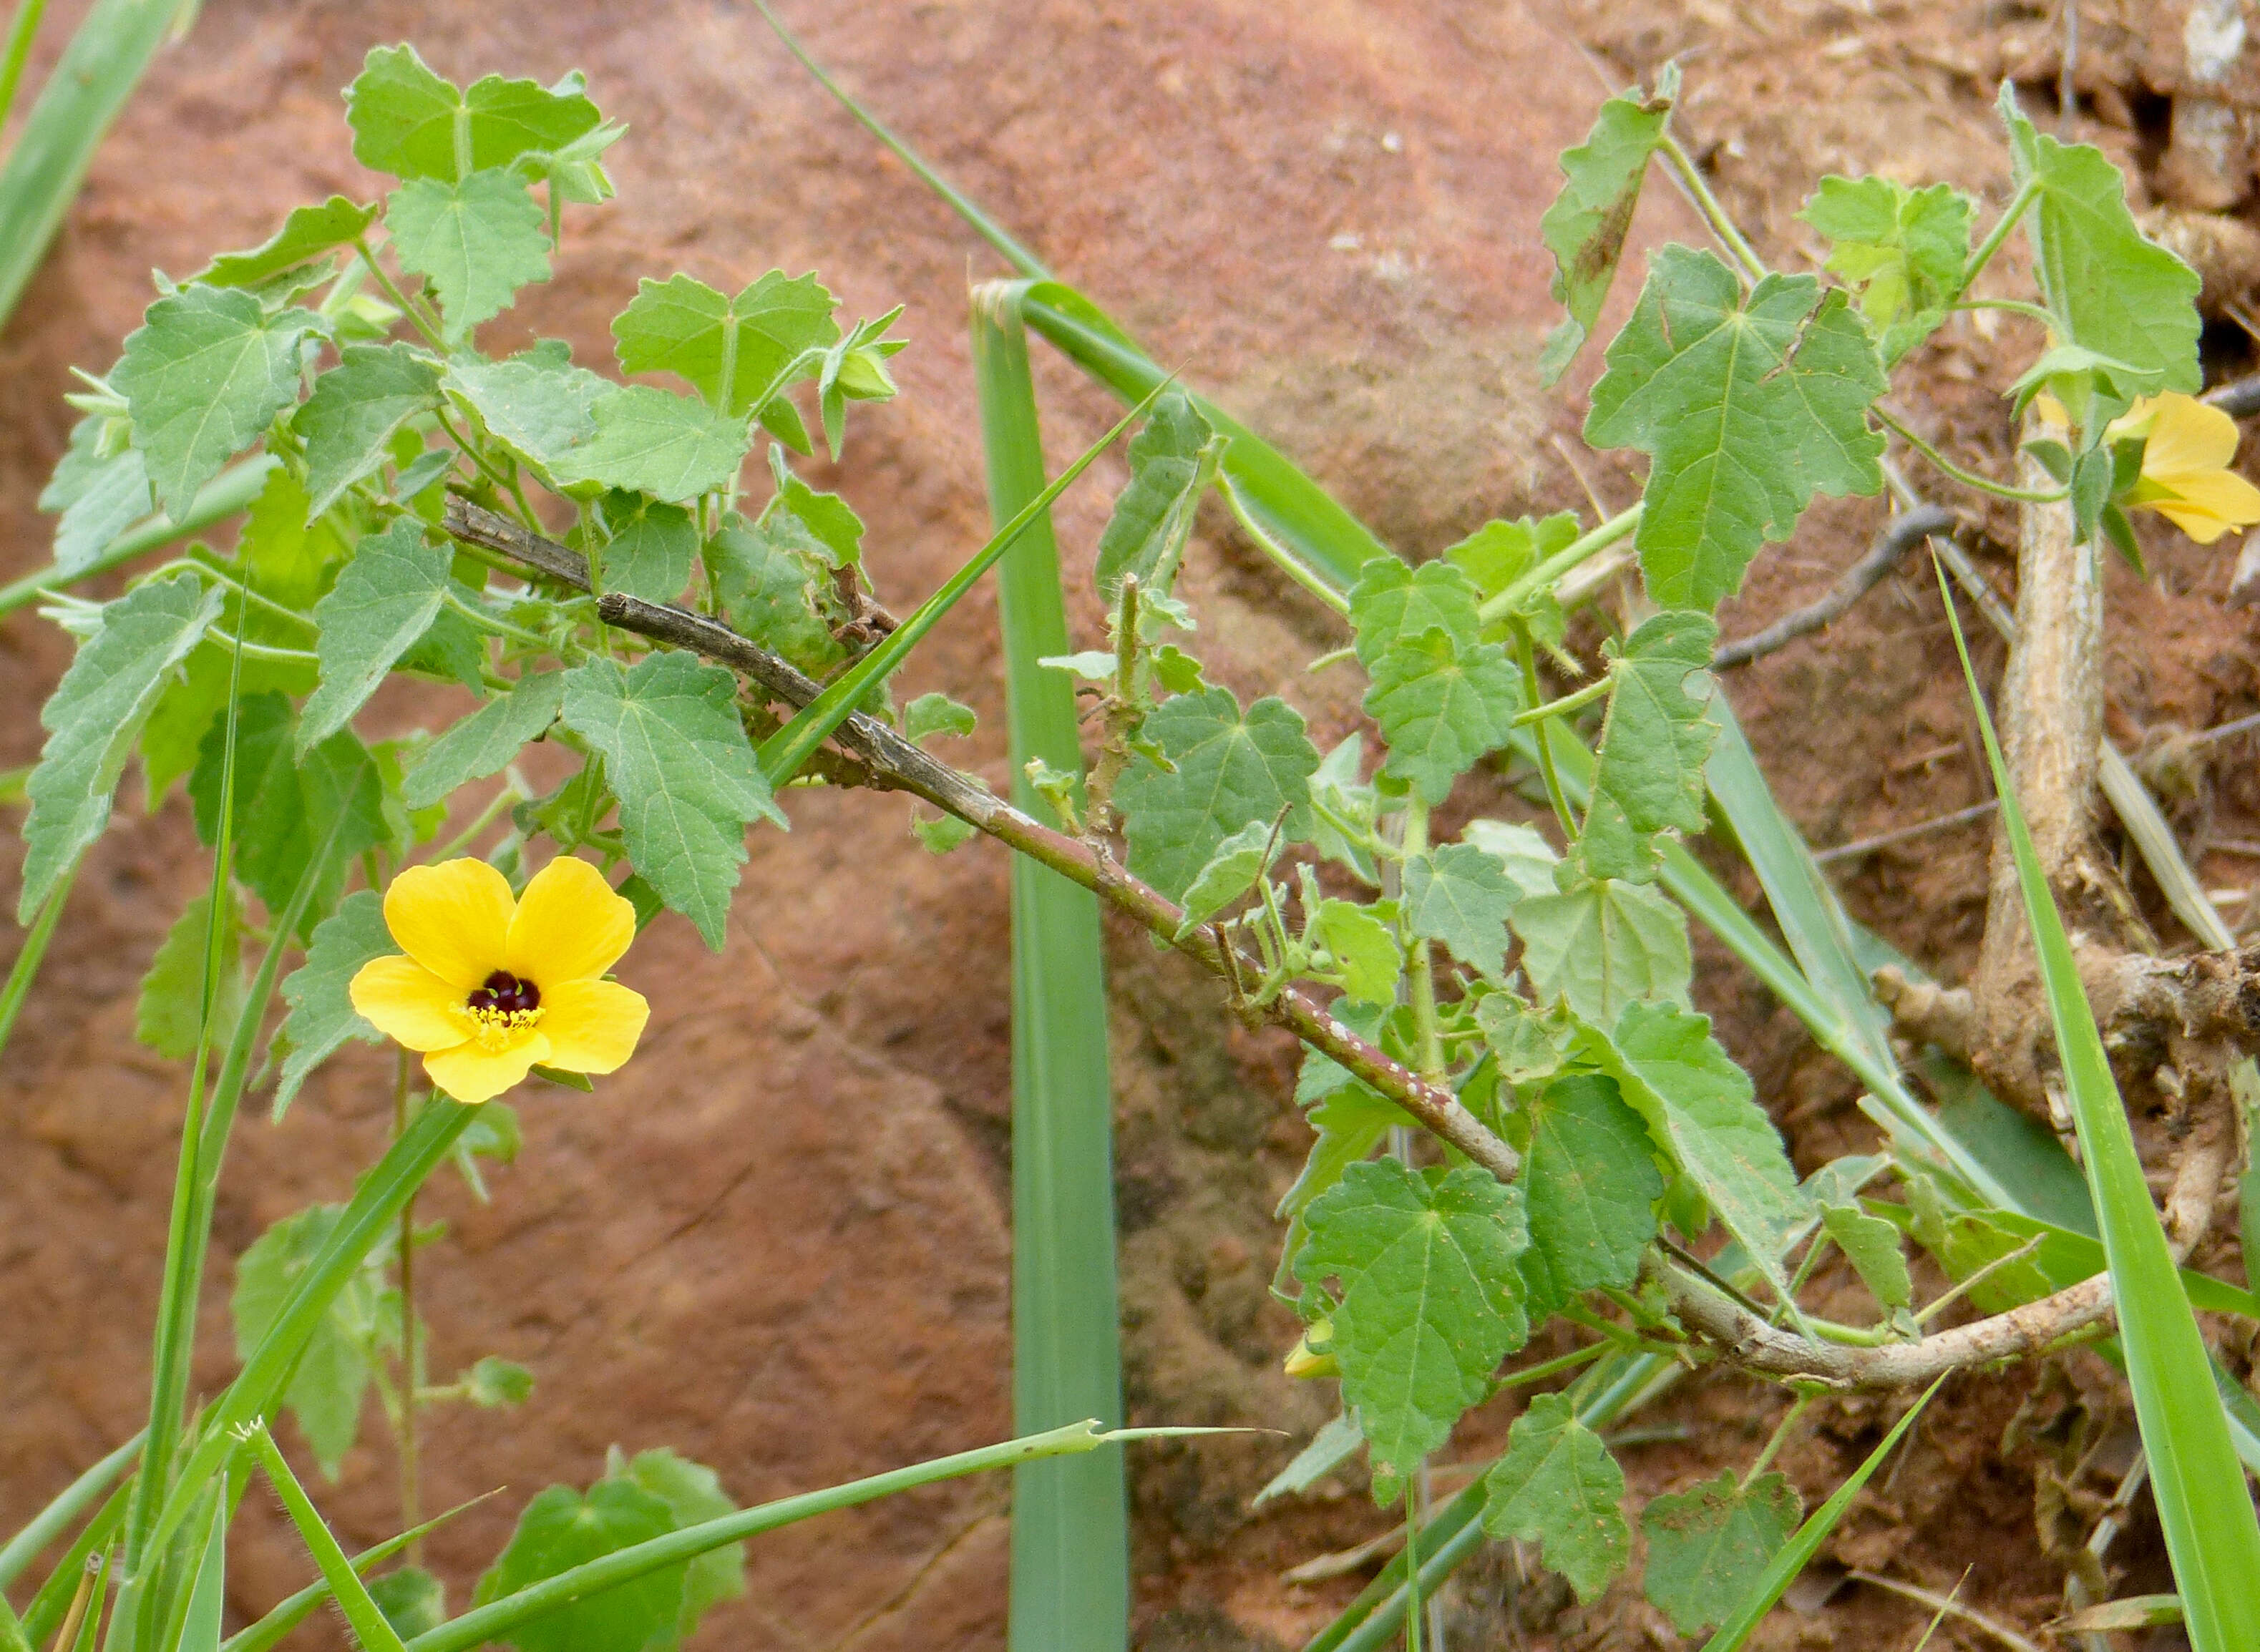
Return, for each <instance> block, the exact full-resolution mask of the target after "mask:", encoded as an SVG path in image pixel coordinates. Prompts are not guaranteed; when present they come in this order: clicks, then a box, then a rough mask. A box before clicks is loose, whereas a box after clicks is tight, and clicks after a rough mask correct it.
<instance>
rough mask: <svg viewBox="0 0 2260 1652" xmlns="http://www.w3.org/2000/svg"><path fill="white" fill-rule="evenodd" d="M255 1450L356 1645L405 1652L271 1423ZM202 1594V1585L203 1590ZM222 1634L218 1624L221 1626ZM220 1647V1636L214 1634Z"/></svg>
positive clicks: (374, 1651) (258, 1434) (262, 1427)
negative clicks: (288, 1458) (272, 1431)
mask: <svg viewBox="0 0 2260 1652" xmlns="http://www.w3.org/2000/svg"><path fill="white" fill-rule="evenodd" d="M248 1432H249V1434H250V1441H249V1443H250V1446H251V1448H252V1450H253V1451H254V1453H255V1454H257V1455H258V1458H259V1466H260V1467H261V1468H262V1469H264V1470H266V1471H267V1480H268V1484H270V1485H272V1486H273V1487H274V1488H275V1496H277V1497H279V1498H282V1499H283V1513H285V1514H287V1515H289V1516H290V1524H291V1525H293V1526H295V1527H297V1528H298V1535H299V1537H300V1538H302V1539H303V1540H304V1542H305V1545H306V1552H307V1553H308V1554H310V1555H312V1556H313V1557H314V1564H315V1565H317V1566H318V1567H320V1568H321V1570H322V1581H323V1582H324V1583H325V1584H328V1585H329V1586H330V1598H332V1599H333V1600H335V1601H336V1602H337V1603H338V1609H339V1610H340V1612H342V1613H345V1619H346V1623H347V1626H348V1627H350V1628H351V1629H352V1630H353V1633H354V1640H356V1641H360V1642H361V1646H362V1648H364V1652H404V1648H403V1647H402V1646H401V1643H400V1634H399V1631H397V1629H395V1628H394V1627H392V1625H391V1624H390V1623H389V1622H387V1621H386V1620H385V1616H384V1613H382V1612H380V1611H378V1610H377V1606H376V1602H375V1601H374V1600H372V1599H370V1598H368V1587H367V1586H366V1585H365V1584H362V1582H361V1574H360V1573H359V1572H357V1571H355V1570H354V1566H353V1563H352V1562H351V1561H349V1560H347V1558H346V1552H345V1550H344V1549H343V1548H340V1547H339V1546H338V1540H337V1536H336V1534H334V1533H333V1532H332V1531H331V1530H330V1528H329V1526H328V1524H327V1522H325V1520H323V1519H322V1516H321V1513H320V1512H319V1511H318V1510H317V1509H316V1508H315V1507H314V1503H313V1499H312V1498H309V1497H308V1496H307V1495H306V1488H305V1487H304V1486H303V1485H301V1484H298V1477H297V1475H295V1474H293V1473H292V1472H291V1471H290V1463H289V1462H287V1461H286V1460H285V1459H284V1458H283V1453H282V1451H281V1449H280V1448H277V1447H276V1445H275V1436H274V1435H273V1434H269V1433H268V1432H267V1425H266V1424H265V1423H254V1424H252V1425H251V1427H250V1429H249V1431H248ZM198 1587H199V1589H200V1590H201V1588H202V1584H201V1580H200V1581H199V1584H198ZM214 1627H215V1628H217V1627H218V1626H217V1623H215V1626H214ZM212 1638H213V1641H214V1643H215V1644H217V1643H218V1634H214V1636H213V1637H212Z"/></svg>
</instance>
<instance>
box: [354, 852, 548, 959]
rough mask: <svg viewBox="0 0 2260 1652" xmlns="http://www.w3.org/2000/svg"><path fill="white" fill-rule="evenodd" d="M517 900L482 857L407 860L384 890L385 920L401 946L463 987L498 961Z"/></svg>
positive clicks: (502, 879)
mask: <svg viewBox="0 0 2260 1652" xmlns="http://www.w3.org/2000/svg"><path fill="white" fill-rule="evenodd" d="M515 905H517V902H516V901H515V900H513V899H512V898H511V892H510V884H509V883H508V882H507V881H505V880H504V877H503V875H502V874H501V873H500V872H497V871H496V870H495V869H494V868H492V867H491V866H489V865H488V864H487V863H486V862H484V861H474V860H470V859H468V858H464V859H461V860H454V861H443V862H440V864H439V865H437V866H411V867H410V868H409V869H407V870H406V871H404V872H403V873H401V875H400V876H398V877H396V878H394V879H393V880H392V887H391V888H390V889H389V890H385V891H384V926H385V927H386V928H388V929H390V931H391V932H392V938H393V940H396V941H397V942H398V943H399V945H400V949H401V950H402V951H403V952H404V953H406V954H407V955H409V956H410V957H411V958H413V959H415V960H416V962H418V963H420V964H422V965H423V966H424V967H425V968H426V969H429V970H430V971H431V972H432V973H433V975H435V976H439V977H440V979H441V980H442V981H445V982H447V983H448V984H449V985H450V986H454V987H460V988H461V990H464V991H465V992H468V991H469V990H471V989H472V988H473V987H476V986H477V985H478V984H479V983H481V982H482V981H484V980H485V979H486V978H487V976H490V975H491V974H492V973H493V972H494V971H495V970H497V969H501V968H502V967H503V957H504V954H505V953H506V952H507V951H508V949H509V940H510V916H511V908H513V907H514V906H515Z"/></svg>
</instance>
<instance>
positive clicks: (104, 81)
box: [0, 0, 181, 325]
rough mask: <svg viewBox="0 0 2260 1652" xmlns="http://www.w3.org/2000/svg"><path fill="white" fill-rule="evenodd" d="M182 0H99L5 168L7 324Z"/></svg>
mask: <svg viewBox="0 0 2260 1652" xmlns="http://www.w3.org/2000/svg"><path fill="white" fill-rule="evenodd" d="M180 14H181V0H95V5H94V8H93V10H92V11H89V12H88V13H87V14H86V20H85V21H84V22H82V23H81V24H80V25H79V26H78V31H77V32H76V33H75V34H73V35H72V36H71V39H70V44H69V45H68V46H65V47H64V48H63V54H62V57H61V61H58V62H57V63H56V64H55V68H54V73H53V74H51V75H48V76H47V82H46V85H44V86H42V87H41V88H40V89H39V99H38V101H37V102H35V103H34V104H32V112H31V114H30V115H29V116H27V117H26V118H25V122H24V127H23V130H22V132H19V133H18V135H17V139H16V147H14V148H13V149H11V150H10V151H9V153H8V160H7V162H6V164H5V165H4V166H0V325H4V324H5V323H6V321H7V318H9V317H10V316H11V315H13V314H14V313H15V310H16V301H17V300H18V298H20V297H22V296H23V292H24V287H25V283H26V282H29V281H30V280H31V278H32V271H33V270H35V269H37V268H39V261H40V260H41V259H43V258H45V257H46V253H47V246H48V243H49V242H51V241H52V240H54V235H55V231H56V230H57V229H59V228H61V225H62V221H63V214H64V213H66V212H67V211H69V210H70V204H71V201H72V198H73V197H75V196H76V195H77V194H78V188H79V185H80V183H81V182H83V181H84V179H85V177H86V169H87V167H88V166H89V164H90V163H91V162H92V161H93V159H94V152H95V148H96V147H97V145H98V144H100V143H101V141H102V139H103V135H104V133H105V132H108V131H109V130H110V125H111V122H112V121H114V120H115V119H117V118H118V111H120V110H122V109H123V108H125V100H126V99H127V98H128V97H131V96H132V92H133V89H134V87H135V86H136V85H137V84H139V82H140V79H141V76H142V74H143V72H144V71H146V70H147V68H148V67H149V62H150V60H151V59H152V58H154V57H155V56H156V55H157V48H158V47H160V46H162V45H164V43H165V38H166V36H167V35H168V33H170V32H171V31H172V27H173V22H174V19H175V18H177V17H179V16H180Z"/></svg>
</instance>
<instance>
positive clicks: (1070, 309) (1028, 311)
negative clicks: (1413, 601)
mask: <svg viewBox="0 0 2260 1652" xmlns="http://www.w3.org/2000/svg"><path fill="white" fill-rule="evenodd" d="M755 4H756V5H757V6H758V7H759V8H760V10H761V13H762V18H764V19H765V20H766V21H767V22H768V24H769V27H770V28H771V29H772V30H774V31H775V32H776V36H777V38H778V39H780V40H782V41H783V42H784V46H785V49H786V50H788V51H790V53H791V54H793V56H794V57H796V58H797V59H798V60H799V61H800V64H801V67H802V68H805V69H806V70H807V71H808V72H809V74H810V75H812V76H813V77H814V79H815V81H816V83H817V84H818V85H819V86H821V87H822V88H823V89H825V90H826V91H827V92H829V93H831V94H832V96H833V97H834V98H836V99H838V100H839V103H840V107H842V108H843V109H845V110H846V111H847V112H848V113H849V114H850V115H851V116H853V117H854V118H855V119H856V121H858V122H859V123H860V124H861V125H862V126H863V128H864V129H865V130H866V131H868V132H870V134H871V135H872V136H873V137H875V138H876V139H878V140H879V141H880V142H881V143H883V144H884V145H885V146H886V147H888V148H889V149H890V150H891V151H893V152H894V154H895V155H896V157H897V158H898V159H899V160H900V161H902V163H903V164H904V165H905V166H906V167H908V168H910V169H911V172H912V175H914V176H916V177H917V178H918V179H919V181H920V182H923V183H924V184H925V185H926V187H927V188H928V189H930V190H933V192H934V194H936V195H937V196H939V197H940V198H941V199H942V201H943V202H944V203H945V204H947V205H948V207H949V209H950V210H951V211H954V212H955V213H956V214H957V215H958V216H959V217H960V218H963V219H964V220H965V222H966V224H967V225H969V227H970V228H971V229H972V230H973V232H975V233H976V234H977V235H979V236H980V237H981V239H982V240H985V241H987V242H988V243H989V245H990V246H991V247H994V248H996V250H997V251H998V254H1001V255H1002V256H1003V258H1004V259H1005V262H1007V263H1009V264H1010V265H1012V268H1014V269H1016V270H1018V271H1019V273H1020V274H1021V275H1023V276H1024V277H1026V279H1027V280H1029V281H1031V282H1041V283H1043V285H1042V286H1041V288H1040V289H1037V290H1033V291H1031V292H1030V294H1029V296H1028V298H1027V301H1026V304H1025V305H1024V306H1023V311H1024V315H1023V318H1024V319H1025V321H1026V324H1027V325H1029V326H1031V327H1033V328H1034V329H1035V331H1036V332H1038V333H1041V334H1042V335H1043V336H1044V337H1045V338H1046V339H1048V340H1050V341H1051V343H1052V344H1053V345H1054V346H1055V347H1057V348H1058V349H1059V350H1060V351H1061V352H1062V354H1065V355H1066V356H1067V357H1068V359H1069V360H1070V361H1074V362H1075V363H1076V365H1077V366H1078V367H1080V368H1083V369H1084V371H1085V372H1086V373H1089V374H1090V375H1091V376H1092V377H1094V378H1096V379H1098V381H1099V382H1100V383H1104V384H1105V385H1106V386H1107V387H1108V388H1109V389H1110V390H1113V391H1114V392H1115V393H1116V394H1117V395H1119V396H1120V397H1122V398H1123V399H1124V400H1125V401H1140V400H1142V399H1143V398H1144V397H1147V396H1148V395H1150V394H1151V393H1152V392H1153V390H1155V387H1156V386H1158V385H1160V384H1161V383H1163V382H1164V381H1165V380H1166V379H1167V377H1168V376H1169V375H1167V374H1166V373H1165V372H1164V371H1163V369H1162V367H1161V366H1160V365H1159V364H1158V363H1157V362H1156V361H1155V360H1154V358H1153V355H1152V354H1151V352H1149V351H1148V350H1146V349H1144V348H1143V347H1141V346H1140V345H1139V344H1138V342H1137V341H1136V340H1134V339H1133V338H1132V337H1131V336H1130V335H1129V334H1128V333H1126V332H1124V331H1123V330H1122V329H1121V328H1120V327H1119V326H1118V325H1115V323H1114V322H1113V321H1112V319H1111V318H1109V317H1108V316H1107V315H1106V313H1105V311H1102V310H1100V309H1099V307H1098V305H1097V304H1092V303H1091V300H1090V299H1088V298H1086V297H1084V296H1083V295H1082V294H1081V293H1079V292H1077V291H1076V290H1075V289H1074V288H1072V287H1069V286H1067V285H1066V284H1064V283H1063V282H1056V281H1055V280H1054V279H1053V277H1052V275H1051V272H1050V271H1049V270H1048V269H1047V268H1044V264H1043V261H1042V260H1041V259H1039V258H1038V257H1037V256H1036V255H1035V254H1033V253H1032V252H1030V251H1029V250H1028V249H1027V248H1026V247H1025V246H1023V245H1021V243H1020V242H1019V240H1017V239H1015V238H1014V237H1013V235H1012V233H1011V232H1009V231H1008V230H1006V229H1005V227H1004V226H1003V225H1000V224H998V222H997V220H996V219H995V218H991V216H990V215H989V214H988V213H987V212H985V211H983V210H982V208H981V207H980V205H979V204H977V203H976V202H975V201H974V200H973V199H972V197H969V196H968V195H967V194H966V193H965V192H964V191H963V190H960V189H959V188H957V186H956V185H955V184H953V183H951V182H949V181H948V179H947V178H945V177H943V176H942V175H941V174H940V172H938V171H937V170H935V168H933V166H932V165H931V164H930V163H929V162H928V161H926V158H925V157H924V156H923V155H921V154H919V152H918V151H917V150H916V149H914V148H912V147H911V146H910V145H909V144H908V143H906V142H905V141H904V139H902V138H900V137H899V136H898V135H897V134H896V133H895V132H893V131H892V130H891V129H890V127H889V126H888V125H886V123H884V122H883V121H882V120H881V119H880V118H878V117H877V116H876V115H875V114H873V113H872V112H871V111H869V109H867V108H865V107H864V106H863V105H862V104H861V103H859V102H858V101H856V99H855V98H854V97H851V96H849V94H848V93H847V90H846V89H843V88H842V87H841V86H840V83H839V82H836V81H834V80H833V78H832V76H831V75H828V74H826V72H825V69H824V68H823V66H822V65H821V64H819V62H817V61H816V60H815V58H814V57H812V55H811V54H809V52H808V51H807V49H806V48H805V47H804V46H802V45H801V44H800V42H799V41H798V40H797V39H794V38H793V36H792V34H791V32H790V31H788V30H787V29H786V28H785V26H784V25H783V24H782V23H781V22H779V21H778V20H777V17H776V13H775V12H774V11H771V10H770V9H769V4H768V0H755ZM1193 402H1194V404H1195V405H1196V406H1198V408H1199V409H1200V411H1201V416H1202V417H1203V418H1205V419H1207V420H1208V422H1209V424H1210V425H1211V426H1212V427H1213V428H1214V429H1215V430H1216V431H1217V432H1218V433H1219V434H1221V435H1222V436H1223V437H1224V438H1225V440H1226V444H1227V445H1226V447H1225V452H1224V457H1223V461H1222V463H1221V465H1220V466H1219V470H1220V473H1221V476H1222V480H1223V482H1224V484H1225V491H1226V497H1227V498H1228V499H1229V500H1230V501H1231V503H1232V505H1233V508H1234V511H1235V512H1237V513H1238V514H1239V515H1240V517H1241V520H1242V521H1243V522H1245V523H1246V524H1247V526H1248V530H1249V532H1250V533H1252V534H1253V535H1254V536H1255V539H1256V540H1257V541H1258V542H1259V543H1260V544H1262V546H1263V547H1264V548H1265V549H1266V550H1267V551H1269V553H1270V554H1272V555H1273V556H1274V557H1275V558H1277V560H1279V561H1280V562H1281V565H1282V566H1283V567H1284V568H1286V569H1287V570H1288V572H1289V573H1290V574H1291V575H1292V576H1294V577H1295V578H1296V579H1298V581H1300V582H1301V583H1304V584H1305V586H1307V587H1308V588H1309V589H1310V590H1312V592H1313V593H1314V594H1315V595H1317V596H1318V597H1320V599H1321V600H1327V601H1328V602H1329V603H1330V605H1332V606H1334V607H1335V608H1336V609H1337V610H1338V611H1341V610H1342V607H1343V605H1342V601H1341V598H1342V594H1343V593H1345V592H1347V591H1348V590H1349V588H1350V587H1351V586H1352V585H1353V584H1355V583H1356V582H1357V570H1358V569H1359V568H1360V567H1362V565H1363V564H1364V563H1365V562H1367V561H1370V560H1371V559H1372V558H1374V557H1377V556H1385V555H1387V554H1389V553H1388V550H1387V547H1384V545H1383V544H1382V543H1381V541H1380V540H1377V539H1376V538H1374V536H1373V534H1372V533H1371V532H1370V531H1369V530H1368V529H1367V528H1366V526H1365V525H1364V524H1363V523H1362V522H1360V521H1359V520H1358V519H1357V518H1355V517H1354V516H1352V515H1351V514H1350V513H1349V512H1348V511H1345V510H1343V509H1342V507H1341V505H1340V504H1337V503H1336V502H1335V501H1334V497H1332V496H1331V495H1329V494H1328V493H1327V491H1326V490H1324V489H1322V488H1320V487H1319V486H1318V485H1317V484H1316V483H1312V481H1311V480H1310V478H1309V477H1307V476H1304V475H1303V473H1302V472H1301V471H1300V470H1298V469H1297V468H1295V467H1294V466H1293V465H1292V464H1291V463H1290V462H1289V461H1287V460H1286V459H1285V458H1284V457H1283V456H1282V455H1281V454H1279V453H1278V451H1277V449H1276V448H1274V447H1272V446H1271V445H1270V444H1269V442H1267V441H1265V440H1263V439H1262V437H1260V436H1258V435H1256V434H1255V432H1253V431H1251V430H1249V429H1248V427H1247V426H1245V425H1242V424H1241V423H1240V421H1239V420H1237V419H1235V418H1233V417H1232V416H1231V415H1230V414H1228V413H1227V412H1226V411H1224V410H1223V409H1221V408H1219V407H1218V406H1217V405H1216V404H1214V403H1213V402H1211V401H1209V400H1208V399H1207V398H1206V397H1200V396H1195V397H1193Z"/></svg>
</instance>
